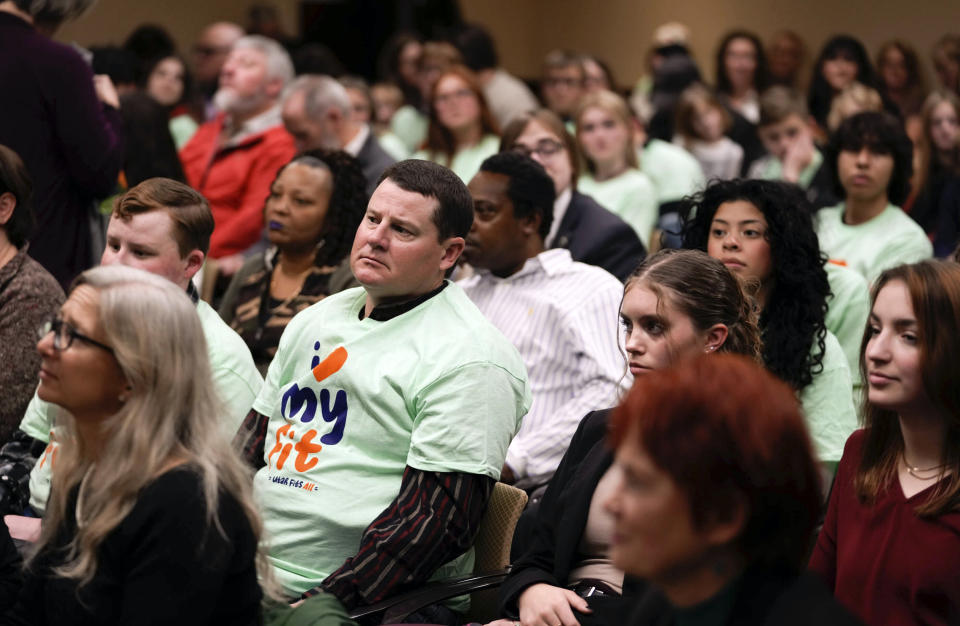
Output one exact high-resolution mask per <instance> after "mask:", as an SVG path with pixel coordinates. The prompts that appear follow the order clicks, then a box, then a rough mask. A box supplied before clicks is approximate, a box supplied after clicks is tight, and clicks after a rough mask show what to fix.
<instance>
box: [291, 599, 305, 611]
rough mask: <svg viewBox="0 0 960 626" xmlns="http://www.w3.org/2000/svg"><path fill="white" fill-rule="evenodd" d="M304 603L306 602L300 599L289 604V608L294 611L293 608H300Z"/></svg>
mask: <svg viewBox="0 0 960 626" xmlns="http://www.w3.org/2000/svg"><path fill="white" fill-rule="evenodd" d="M304 602H306V600H305V599H303V598H300V599H299V600H297V601H296V602H291V603H290V608H291V609H295V608H297V607H298V606H300V605H301V604H303V603H304Z"/></svg>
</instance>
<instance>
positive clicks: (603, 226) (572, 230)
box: [550, 191, 647, 281]
mask: <svg viewBox="0 0 960 626" xmlns="http://www.w3.org/2000/svg"><path fill="white" fill-rule="evenodd" d="M550 247H551V248H567V249H568V250H570V256H572V257H573V260H574V261H580V262H581V263H589V264H590V265H597V266H599V267H602V268H603V269H605V270H607V271H608V272H610V273H611V274H613V275H614V276H616V277H617V278H619V279H620V280H621V281H623V280H625V279H626V278H627V276H629V275H630V273H631V272H632V271H633V270H635V269H636V268H637V266H638V265H640V261H642V260H643V259H644V257H645V256H646V255H647V251H646V250H645V249H644V247H643V243H641V241H640V238H639V237H637V233H636V231H634V230H633V228H632V227H631V226H630V225H629V224H627V223H626V222H624V221H623V220H622V219H620V217H618V216H617V215H614V214H613V213H611V212H610V211H608V210H606V209H605V208H603V207H602V206H600V205H599V204H598V203H597V201H596V200H594V199H593V198H591V197H590V196H587V195H584V194H582V193H580V192H578V191H574V192H573V194H572V195H571V196H570V203H569V204H568V205H567V208H566V211H564V213H563V218H562V219H561V220H560V228H559V229H558V230H557V234H556V235H555V236H554V238H553V240H552V241H551V242H550Z"/></svg>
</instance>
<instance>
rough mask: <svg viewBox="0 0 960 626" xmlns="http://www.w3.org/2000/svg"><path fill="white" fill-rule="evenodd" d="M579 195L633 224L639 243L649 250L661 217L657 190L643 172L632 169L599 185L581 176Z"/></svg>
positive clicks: (578, 184) (588, 176)
mask: <svg viewBox="0 0 960 626" xmlns="http://www.w3.org/2000/svg"><path fill="white" fill-rule="evenodd" d="M577 191H579V192H580V193H583V194H586V195H588V196H591V197H593V199H594V200H596V201H597V202H598V203H599V204H600V206H602V207H603V208H605V209H607V210H608V211H610V212H611V213H616V214H617V215H619V216H620V218H621V219H622V220H623V221H624V222H626V223H627V224H630V226H632V227H633V230H635V231H636V232H637V236H638V237H640V241H642V242H643V245H644V246H645V247H646V248H648V249H649V248H650V235H651V234H653V229H654V227H655V226H656V225H657V218H659V217H660V208H659V204H658V203H657V190H656V189H655V188H654V186H653V183H651V182H650V179H649V178H647V176H646V175H645V174H643V173H642V172H641V171H640V170H638V169H634V168H630V169H628V170H626V171H625V172H623V173H622V174H620V175H619V176H616V177H615V178H610V179H608V180H605V181H603V182H597V181H596V179H594V178H593V176H591V175H590V174H589V173H587V174H583V175H582V176H580V179H579V180H578V181H577Z"/></svg>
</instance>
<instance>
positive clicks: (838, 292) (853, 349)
mask: <svg viewBox="0 0 960 626" xmlns="http://www.w3.org/2000/svg"><path fill="white" fill-rule="evenodd" d="M823 269H825V270H826V271H827V280H828V281H829V282H830V291H831V293H832V294H833V295H831V296H830V297H829V298H827V318H826V325H827V330H829V331H830V332H831V333H833V334H834V335H835V336H836V338H837V341H839V342H840V347H841V348H842V349H843V354H844V355H845V356H846V357H847V366H848V367H849V368H850V379H851V380H853V385H854V387H859V386H860V384H861V383H862V381H861V380H860V342H861V341H862V340H863V331H864V329H865V328H866V327H867V318H868V317H870V290H869V288H868V287H867V281H866V279H864V277H863V276H861V275H860V274H859V273H858V272H856V271H854V270H852V269H850V268H849V267H843V266H842V265H837V264H836V263H833V262H832V261H827V263H826V264H825V265H824V266H823Z"/></svg>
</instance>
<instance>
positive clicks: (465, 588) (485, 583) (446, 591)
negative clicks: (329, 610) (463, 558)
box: [350, 567, 510, 624]
mask: <svg viewBox="0 0 960 626" xmlns="http://www.w3.org/2000/svg"><path fill="white" fill-rule="evenodd" d="M509 572H510V568H509V567H508V568H506V569H502V570H498V571H495V572H483V573H480V574H470V575H468V576H461V577H459V578H448V579H445V580H438V581H434V582H431V583H428V584H426V585H424V586H423V587H421V588H419V589H414V590H413V591H408V592H406V593H401V594H398V595H396V596H394V597H392V598H387V599H386V600H381V601H380V602H376V603H374V604H369V605H367V606H361V607H357V608H355V609H353V610H352V611H350V618H351V619H355V620H359V619H360V618H364V617H370V616H371V615H376V614H378V613H383V614H384V615H383V622H382V623H384V624H393V623H397V622H400V621H402V620H403V619H404V618H406V617H407V616H408V615H410V614H411V613H416V612H417V611H419V610H420V609H422V608H423V607H425V606H430V605H431V604H437V603H438V602H442V601H443V600H446V599H448V598H454V597H456V596H462V595H464V594H468V593H473V592H474V591H480V590H482V589H490V588H492V587H499V586H500V584H501V583H503V581H504V580H505V579H506V577H507V574H508V573H509Z"/></svg>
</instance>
